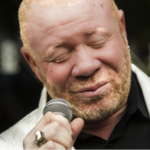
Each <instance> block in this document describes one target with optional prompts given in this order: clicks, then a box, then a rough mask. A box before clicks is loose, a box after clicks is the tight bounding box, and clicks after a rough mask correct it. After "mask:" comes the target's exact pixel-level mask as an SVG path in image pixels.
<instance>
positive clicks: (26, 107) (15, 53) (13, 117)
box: [0, 0, 150, 132]
mask: <svg viewBox="0 0 150 150" xmlns="http://www.w3.org/2000/svg"><path fill="white" fill-rule="evenodd" d="M20 2H21V0H4V1H2V0H1V1H0V122H1V124H0V132H2V131H4V130H6V129H7V128H9V127H10V126H12V125H13V124H14V123H16V122H17V121H18V120H20V119H21V118H22V117H24V116H25V115H26V114H28V113H29V112H31V111H32V110H33V109H35V108H37V106H38V102H39V97H40V92H41V89H42V84H41V83H40V82H39V81H38V80H37V79H36V78H35V76H34V74H33V73H32V71H31V69H30V68H29V66H28V65H27V64H26V62H25V60H24V59H23V57H22V55H21V53H20V48H21V46H22V42H21V40H20V35H19V25H18V8H19V5H20ZM115 2H116V3H117V5H118V7H119V9H122V10H124V12H125V18H126V28H127V34H128V40H129V45H130V47H131V55H132V62H133V63H134V64H136V65H137V66H138V67H139V68H141V69H142V70H143V71H144V72H145V73H146V74H148V75H150V16H149V14H150V0H142V1H141V0H140V1H137V0H115Z"/></svg>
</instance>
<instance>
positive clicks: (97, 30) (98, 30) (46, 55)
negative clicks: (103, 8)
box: [42, 27, 108, 58]
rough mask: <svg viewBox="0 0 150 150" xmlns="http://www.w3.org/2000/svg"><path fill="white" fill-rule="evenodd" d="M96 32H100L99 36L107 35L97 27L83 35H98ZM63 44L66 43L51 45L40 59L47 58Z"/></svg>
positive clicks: (102, 29)
mask: <svg viewBox="0 0 150 150" xmlns="http://www.w3.org/2000/svg"><path fill="white" fill-rule="evenodd" d="M98 32H100V33H101V34H104V35H108V31H106V30H105V29H104V28H100V27H98V28H96V29H89V30H88V31H86V32H85V33H84V35H92V34H94V33H98ZM65 43H66V42H65V41H62V42H56V43H53V44H52V45H51V46H50V49H49V50H47V51H46V53H44V55H43V56H42V57H43V58H47V57H49V55H50V54H51V53H52V52H53V51H54V49H55V48H57V47H59V46H62V45H63V44H65Z"/></svg>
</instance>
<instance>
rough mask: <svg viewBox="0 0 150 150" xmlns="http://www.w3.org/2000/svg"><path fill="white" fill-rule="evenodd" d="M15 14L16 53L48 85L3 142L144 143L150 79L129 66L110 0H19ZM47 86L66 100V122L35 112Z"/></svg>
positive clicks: (119, 19)
mask: <svg viewBox="0 0 150 150" xmlns="http://www.w3.org/2000/svg"><path fill="white" fill-rule="evenodd" d="M19 21H20V29H21V37H22V40H23V43H24V47H23V48H22V49H21V51H22V54H23V55H24V57H25V59H26V61H27V62H28V63H29V65H30V67H31V68H32V70H33V71H34V73H35V74H36V76H37V78H38V79H39V80H40V81H41V82H43V84H44V86H45V87H46V89H47V90H46V89H45V88H44V89H43V92H42V96H41V100H40V106H39V109H38V110H35V111H34V112H32V113H31V114H30V115H29V116H27V117H26V118H24V120H22V121H20V122H19V123H18V124H16V125H15V126H14V127H12V128H11V129H9V130H8V131H6V132H4V133H3V134H2V135H1V139H2V138H3V143H2V144H1V145H3V146H4V145H5V144H4V142H5V141H6V139H7V141H6V142H8V140H9V143H8V145H7V146H6V147H3V149H4V148H8V147H9V148H21V144H22V143H21V141H22V140H23V139H24V138H25V139H24V142H23V147H24V149H71V148H73V147H74V148H77V149H88V148H89V149H94V148H99V149H100V148H103V149H104V148H111V149H114V148H124V149H126V148H130V149H132V148H150V144H149V139H150V128H149V125H150V120H149V110H150V105H149V101H148V100H149V98H150V94H149V92H148V87H149V85H150V80H149V78H148V77H147V76H146V75H145V74H144V73H142V72H141V71H140V70H139V69H138V68H136V67H135V66H134V65H133V66H132V70H133V72H131V62H130V51H129V50H130V48H129V46H128V40H127V35H126V29H125V21H124V14H123V11H122V10H118V9H117V7H116V5H115V4H114V1H113V0H45V1H43V0H34V1H31V0H24V1H23V2H22V4H21V7H20V11H19ZM47 92H48V93H49V95H50V96H51V97H52V98H57V97H61V98H63V99H66V100H67V101H68V102H69V103H70V105H71V106H72V110H73V116H74V118H73V121H72V122H71V123H69V122H68V121H67V120H66V119H65V118H63V117H61V116H58V115H56V114H53V113H47V114H46V115H45V116H44V117H43V116H42V110H43V108H44V106H45V104H46V102H47V97H46V95H47ZM145 103H146V104H147V106H146V105H145ZM39 120H40V121H39ZM38 121H39V122H38ZM18 128H19V129H18ZM31 129H32V130H31ZM37 131H39V132H40V131H41V133H43V134H44V136H43V137H42V138H44V142H43V143H41V144H40V145H39V144H36V142H35V134H36V133H37ZM27 133H28V134H27ZM12 137H14V139H12ZM19 138H20V139H19ZM1 141H2V140H1Z"/></svg>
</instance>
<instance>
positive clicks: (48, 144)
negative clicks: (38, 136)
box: [46, 141, 55, 149]
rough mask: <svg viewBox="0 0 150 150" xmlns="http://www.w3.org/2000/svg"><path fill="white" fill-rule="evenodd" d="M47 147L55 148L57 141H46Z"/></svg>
mask: <svg viewBox="0 0 150 150" xmlns="http://www.w3.org/2000/svg"><path fill="white" fill-rule="evenodd" d="M46 147H47V148H48V149H54V148H55V143H54V142H53V141H48V142H47V143H46Z"/></svg>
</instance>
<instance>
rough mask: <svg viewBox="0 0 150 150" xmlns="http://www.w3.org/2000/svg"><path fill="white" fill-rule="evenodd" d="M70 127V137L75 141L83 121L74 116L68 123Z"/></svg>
mask: <svg viewBox="0 0 150 150" xmlns="http://www.w3.org/2000/svg"><path fill="white" fill-rule="evenodd" d="M70 126H71V129H72V132H73V134H72V139H73V141H74V143H75V141H76V139H77V137H78V135H79V133H80V132H81V130H82V128H83V126H84V121H83V119H81V118H76V119H74V120H73V121H72V122H71V123H70Z"/></svg>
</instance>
